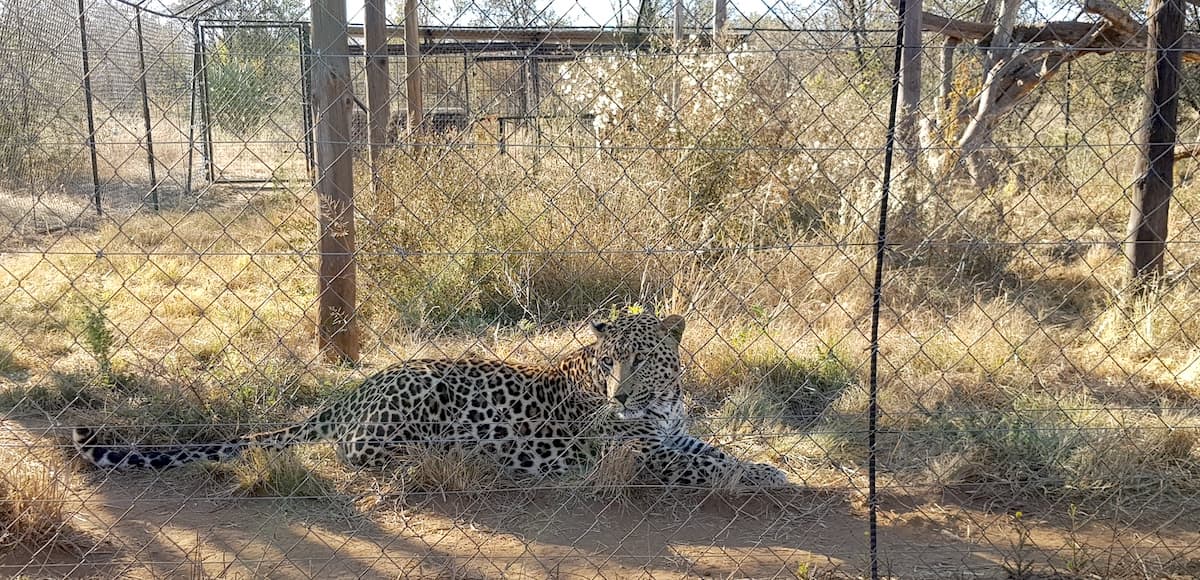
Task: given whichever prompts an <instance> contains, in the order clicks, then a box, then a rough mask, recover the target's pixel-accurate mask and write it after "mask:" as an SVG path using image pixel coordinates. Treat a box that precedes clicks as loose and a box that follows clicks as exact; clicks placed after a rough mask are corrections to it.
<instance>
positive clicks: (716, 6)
mask: <svg viewBox="0 0 1200 580" xmlns="http://www.w3.org/2000/svg"><path fill="white" fill-rule="evenodd" d="M728 15H729V9H728V5H727V4H726V0H716V2H714V3H713V30H712V34H713V40H714V41H715V40H716V38H717V36H718V35H720V34H721V32H722V31H724V30H725V20H726V19H727V17H728Z"/></svg>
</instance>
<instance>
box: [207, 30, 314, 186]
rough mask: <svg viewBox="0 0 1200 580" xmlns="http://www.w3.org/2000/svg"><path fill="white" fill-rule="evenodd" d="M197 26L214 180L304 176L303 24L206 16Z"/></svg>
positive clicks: (305, 89) (306, 157)
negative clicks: (221, 19)
mask: <svg viewBox="0 0 1200 580" xmlns="http://www.w3.org/2000/svg"><path fill="white" fill-rule="evenodd" d="M199 33H200V39H201V40H200V42H201V44H202V47H201V50H202V54H201V58H200V63H201V67H200V71H201V72H200V79H201V80H200V88H201V91H202V93H203V94H202V95H201V96H202V98H203V101H204V107H203V108H202V113H201V114H202V117H203V120H202V121H203V123H204V131H205V135H204V138H205V139H206V141H207V143H208V152H207V155H208V156H209V157H210V158H209V159H208V160H207V161H206V164H207V165H208V167H207V171H208V173H209V175H208V177H209V179H212V180H220V181H230V182H238V181H271V180H294V179H303V178H306V177H307V175H308V167H309V155H310V152H309V150H308V146H307V139H308V137H307V133H308V131H309V129H308V127H307V125H306V123H307V116H306V113H305V108H306V107H307V106H308V105H307V96H306V94H307V92H308V86H307V82H306V80H305V73H304V68H303V62H302V59H301V47H302V44H303V43H304V41H305V29H304V27H302V26H298V25H296V24H290V23H244V22H239V23H231V24H226V23H213V22H205V23H202V24H201V25H200V27H199Z"/></svg>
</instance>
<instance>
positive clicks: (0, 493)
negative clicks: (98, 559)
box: [0, 428, 91, 554]
mask: <svg viewBox="0 0 1200 580" xmlns="http://www.w3.org/2000/svg"><path fill="white" fill-rule="evenodd" d="M5 431H6V432H5V434H4V437H3V439H4V446H3V453H2V455H3V457H2V459H3V462H2V463H3V465H4V467H3V469H2V473H0V552H9V551H21V552H22V553H29V554H36V553H48V552H51V551H55V550H65V551H68V552H71V553H76V554H82V553H83V552H84V551H85V550H86V549H87V548H88V546H90V545H91V543H90V541H89V538H88V537H87V536H86V535H85V534H83V533H82V532H80V531H79V530H78V529H77V528H76V527H75V525H74V524H73V522H72V519H73V518H74V517H75V510H76V509H77V507H78V502H79V498H78V497H77V496H76V494H75V493H74V492H73V491H72V489H71V480H72V469H71V467H70V464H69V463H68V462H64V461H63V460H62V458H61V457H60V456H58V455H57V454H55V453H54V452H51V451H43V450H41V449H39V448H36V447H34V446H33V445H34V443H33V441H32V440H31V439H29V433H28V432H27V431H25V430H23V429H20V428H10V429H6V430H5Z"/></svg>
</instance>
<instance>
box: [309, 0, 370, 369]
mask: <svg viewBox="0 0 1200 580" xmlns="http://www.w3.org/2000/svg"><path fill="white" fill-rule="evenodd" d="M312 50H313V58H312V65H313V71H312V86H313V101H312V102H313V108H314V109H315V110H316V125H317V126H316V133H317V144H316V148H317V212H318V217H317V222H318V225H319V227H320V230H319V235H320V241H319V243H318V247H319V250H320V252H321V256H320V264H319V266H318V270H319V272H318V282H317V296H318V303H319V304H318V320H317V346H318V347H319V348H320V349H321V352H322V354H323V356H324V357H325V359H326V360H327V361H329V362H337V363H353V362H355V361H357V360H358V347H359V345H358V320H357V318H356V311H355V271H354V251H355V248H354V174H353V164H352V161H353V160H352V159H351V156H350V107H351V106H352V104H353V102H354V96H353V94H352V93H351V92H350V56H349V52H350V51H349V50H348V48H347V46H346V0H313V2H312Z"/></svg>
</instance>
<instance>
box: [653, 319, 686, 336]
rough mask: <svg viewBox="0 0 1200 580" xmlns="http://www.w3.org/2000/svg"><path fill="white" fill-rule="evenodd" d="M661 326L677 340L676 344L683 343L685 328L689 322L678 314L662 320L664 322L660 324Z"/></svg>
mask: <svg viewBox="0 0 1200 580" xmlns="http://www.w3.org/2000/svg"><path fill="white" fill-rule="evenodd" d="M659 325H660V326H661V327H662V329H663V330H665V331H666V332H667V334H668V335H670V336H671V337H672V338H674V339H675V342H682V341H683V328H684V327H685V326H687V321H686V320H684V318H683V317H682V316H680V315H678V314H672V315H670V316H668V317H666V318H664V319H662V322H659Z"/></svg>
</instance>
